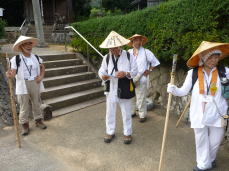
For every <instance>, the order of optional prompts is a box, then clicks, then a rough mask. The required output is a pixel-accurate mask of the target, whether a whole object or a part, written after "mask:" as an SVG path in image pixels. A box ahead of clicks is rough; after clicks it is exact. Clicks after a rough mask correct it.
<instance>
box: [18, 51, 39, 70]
mask: <svg viewBox="0 0 229 171" xmlns="http://www.w3.org/2000/svg"><path fill="white" fill-rule="evenodd" d="M35 56H36V58H37V61H38V62H39V64H41V63H40V60H39V57H38V56H37V55H35ZM20 63H21V58H20V55H16V66H17V69H16V74H17V73H18V67H20Z"/></svg>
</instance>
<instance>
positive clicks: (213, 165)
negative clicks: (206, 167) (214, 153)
mask: <svg viewBox="0 0 229 171" xmlns="http://www.w3.org/2000/svg"><path fill="white" fill-rule="evenodd" d="M212 168H216V161H215V160H214V161H213V162H212Z"/></svg>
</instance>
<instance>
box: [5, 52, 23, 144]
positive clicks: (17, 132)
mask: <svg viewBox="0 0 229 171" xmlns="http://www.w3.org/2000/svg"><path fill="white" fill-rule="evenodd" d="M6 60H7V67H8V70H10V61H9V58H8V54H7V53H6ZM8 85H9V89H10V101H11V110H12V113H13V120H14V129H15V131H16V141H17V146H18V148H21V138H20V130H19V123H18V117H17V111H16V103H15V96H14V89H13V81H12V79H11V78H8Z"/></svg>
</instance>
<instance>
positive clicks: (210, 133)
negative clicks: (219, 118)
mask: <svg viewBox="0 0 229 171" xmlns="http://www.w3.org/2000/svg"><path fill="white" fill-rule="evenodd" d="M194 133H195V142H196V161H197V167H198V168H199V169H203V170H204V169H209V168H211V167H212V162H213V161H214V160H215V159H216V154H217V151H218V149H219V146H220V144H221V142H222V140H223V137H224V128H220V127H209V126H205V127H204V128H194Z"/></svg>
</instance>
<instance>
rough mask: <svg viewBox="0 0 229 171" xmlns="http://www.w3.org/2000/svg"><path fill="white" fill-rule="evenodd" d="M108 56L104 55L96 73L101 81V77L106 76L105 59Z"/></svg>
mask: <svg viewBox="0 0 229 171" xmlns="http://www.w3.org/2000/svg"><path fill="white" fill-rule="evenodd" d="M107 57H108V55H106V56H105V57H104V58H103V61H102V64H101V66H100V68H99V71H98V74H99V77H100V78H101V79H102V76H103V75H108V73H107V72H108V67H107V62H106V59H107Z"/></svg>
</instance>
